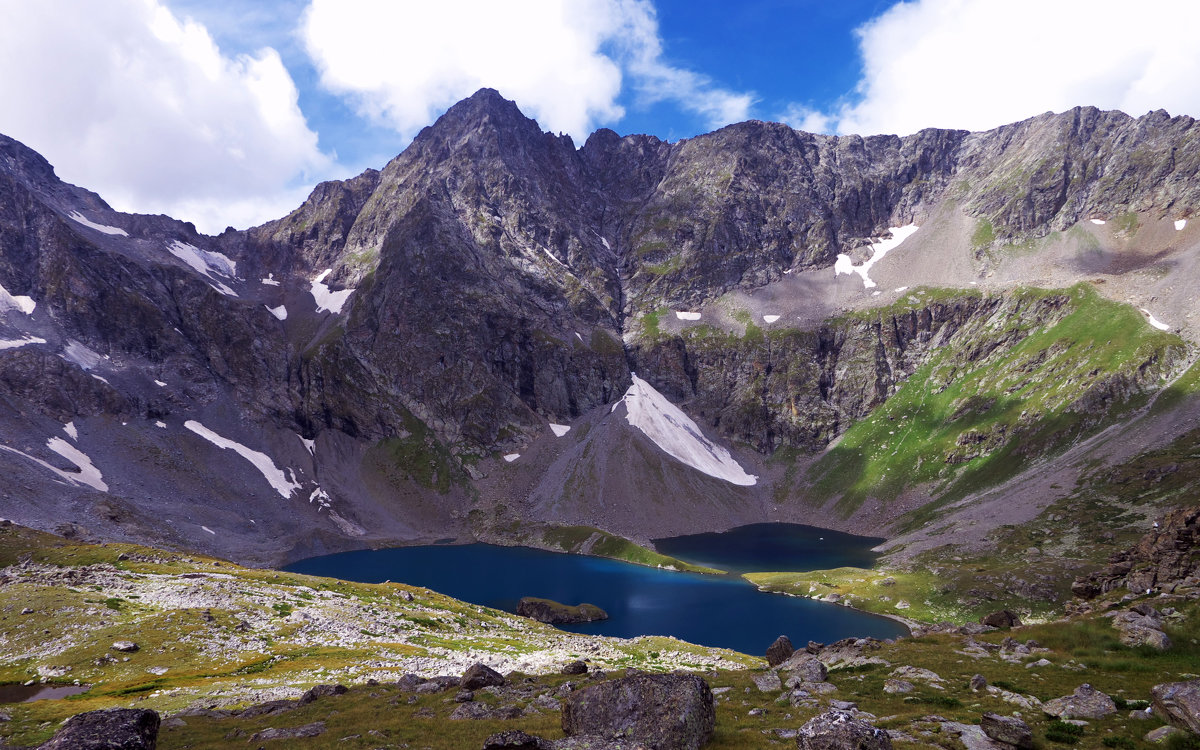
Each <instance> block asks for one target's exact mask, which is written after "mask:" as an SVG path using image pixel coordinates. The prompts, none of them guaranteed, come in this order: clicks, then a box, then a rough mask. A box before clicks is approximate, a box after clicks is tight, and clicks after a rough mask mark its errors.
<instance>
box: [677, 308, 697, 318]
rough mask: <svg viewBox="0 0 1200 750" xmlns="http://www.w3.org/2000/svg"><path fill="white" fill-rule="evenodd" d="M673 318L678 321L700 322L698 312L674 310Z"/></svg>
mask: <svg viewBox="0 0 1200 750" xmlns="http://www.w3.org/2000/svg"><path fill="white" fill-rule="evenodd" d="M675 317H676V318H679V319H680V320H700V313H698V312H683V311H682V310H676V311H675Z"/></svg>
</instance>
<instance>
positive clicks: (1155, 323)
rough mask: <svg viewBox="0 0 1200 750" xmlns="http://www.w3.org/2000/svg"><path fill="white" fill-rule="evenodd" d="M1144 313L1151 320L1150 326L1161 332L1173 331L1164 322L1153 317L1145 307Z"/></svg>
mask: <svg viewBox="0 0 1200 750" xmlns="http://www.w3.org/2000/svg"><path fill="white" fill-rule="evenodd" d="M1142 312H1144V313H1146V317H1147V318H1148V319H1149V321H1150V325H1152V326H1154V327H1155V328H1157V329H1158V330H1160V331H1169V330H1171V326H1169V325H1167V324H1166V323H1164V322H1162V321H1161V320H1159V319H1158V318H1156V317H1154V316H1153V315H1151V314H1150V311H1149V310H1147V309H1146V308H1144V307H1143V308H1142Z"/></svg>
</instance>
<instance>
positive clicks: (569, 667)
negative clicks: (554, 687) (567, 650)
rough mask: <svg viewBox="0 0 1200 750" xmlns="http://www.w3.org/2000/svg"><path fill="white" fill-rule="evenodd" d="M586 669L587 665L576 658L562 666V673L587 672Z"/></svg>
mask: <svg viewBox="0 0 1200 750" xmlns="http://www.w3.org/2000/svg"><path fill="white" fill-rule="evenodd" d="M587 671H588V665H587V664H586V663H584V662H582V661H580V660H578V659H576V660H575V661H572V662H568V663H567V664H566V666H564V667H563V668H562V673H563V674H587Z"/></svg>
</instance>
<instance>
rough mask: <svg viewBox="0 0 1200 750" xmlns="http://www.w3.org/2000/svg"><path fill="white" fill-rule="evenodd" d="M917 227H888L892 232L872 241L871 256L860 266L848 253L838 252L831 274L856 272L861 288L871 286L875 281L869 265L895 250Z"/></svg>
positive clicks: (839, 274)
mask: <svg viewBox="0 0 1200 750" xmlns="http://www.w3.org/2000/svg"><path fill="white" fill-rule="evenodd" d="M919 228H920V227H918V226H917V225H916V224H909V225H908V226H904V227H889V228H888V231H889V232H891V233H892V236H891V237H888V238H886V239H882V240H880V241H879V242H874V243H872V244H871V257H870V258H868V259H867V260H866V261H864V262H863V264H862V265H861V266H856V265H854V261H852V260H850V256H849V255H846V254H845V253H839V254H838V257H837V260H836V261H835V262H834V264H833V275H834V276H841V275H842V274H852V273H856V274H858V275H859V276H861V277H862V280H863V288H865V289H871V288H873V287H874V286H875V282H874V281H872V280H871V276H870V273H871V266H874V265H875V264H876V263H878V262H879V261H881V260H883V257H884V256H885V255H887V254H888V253H889V252H891V251H892V250H895V249H896V248H897V247H899V246H900V245H901V243H903V242H904V241H905V240H906V239H908V238H909V237H911V236H913V234H915V233H916V231H917V229H919Z"/></svg>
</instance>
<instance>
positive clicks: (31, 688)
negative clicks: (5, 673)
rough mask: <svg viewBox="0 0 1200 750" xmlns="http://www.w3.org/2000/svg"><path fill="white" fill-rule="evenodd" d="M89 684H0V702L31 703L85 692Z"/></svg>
mask: <svg viewBox="0 0 1200 750" xmlns="http://www.w3.org/2000/svg"><path fill="white" fill-rule="evenodd" d="M90 687H91V685H0V703H32V702H33V701H41V700H47V699H49V698H66V697H67V696H70V695H79V694H80V693H86V692H87V690H88V688H90Z"/></svg>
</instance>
